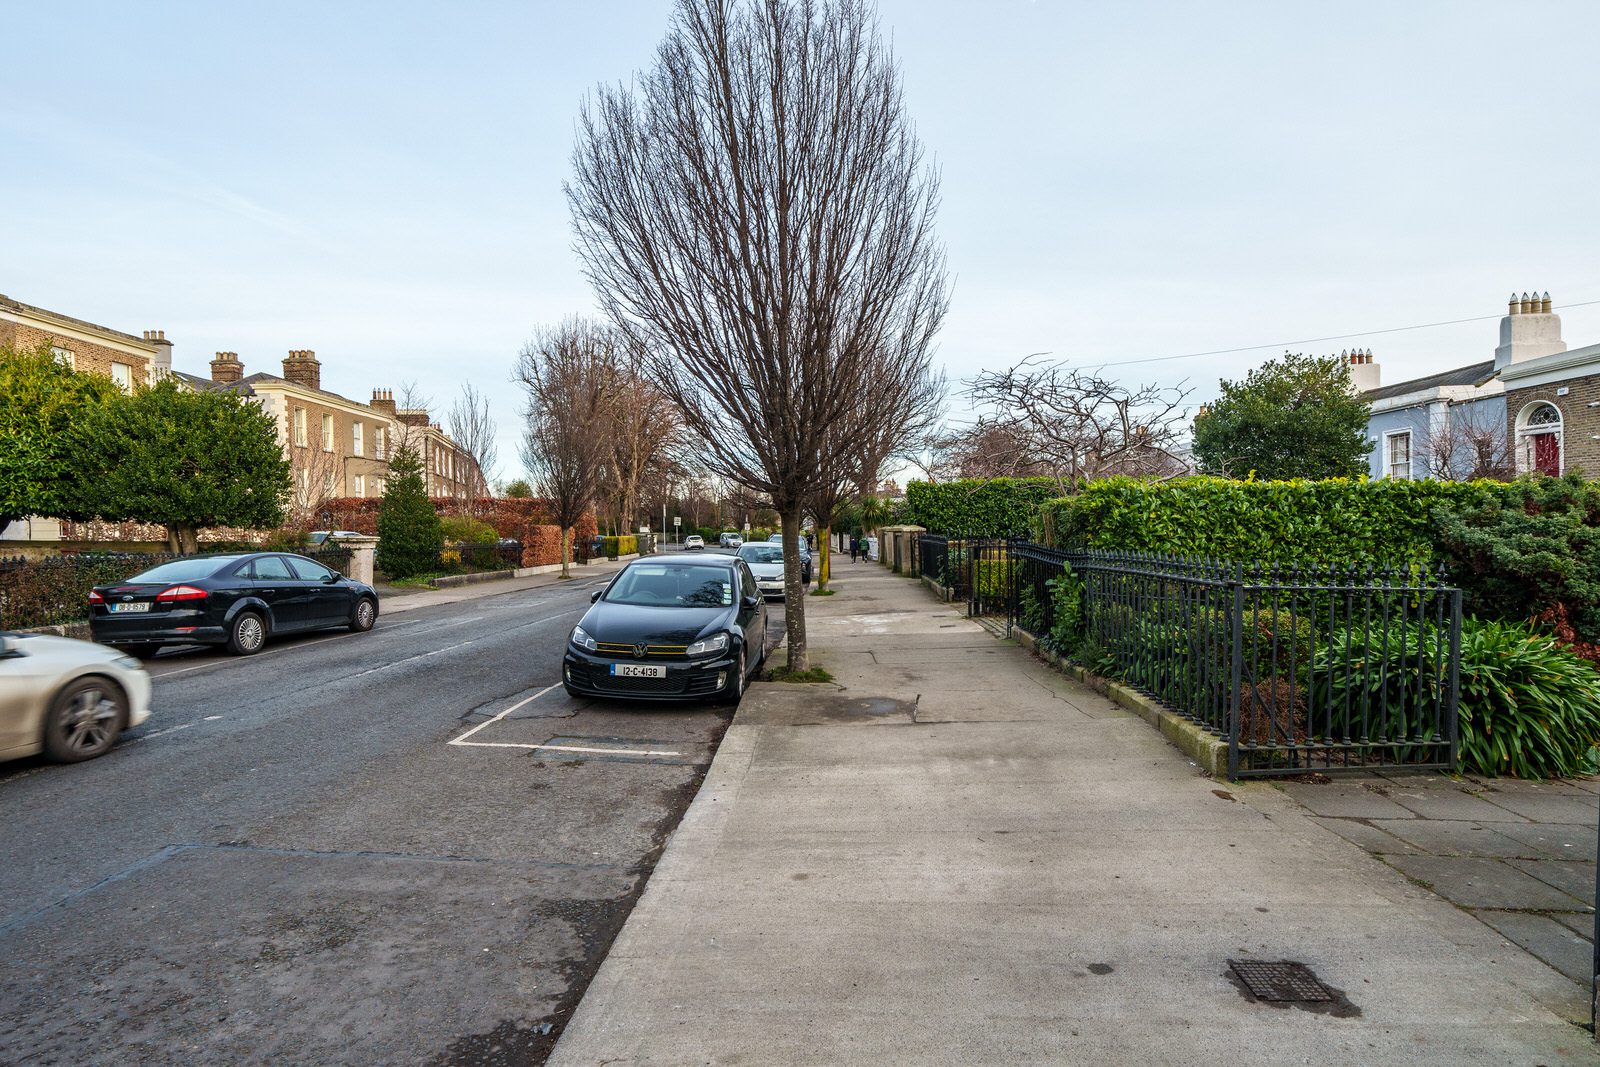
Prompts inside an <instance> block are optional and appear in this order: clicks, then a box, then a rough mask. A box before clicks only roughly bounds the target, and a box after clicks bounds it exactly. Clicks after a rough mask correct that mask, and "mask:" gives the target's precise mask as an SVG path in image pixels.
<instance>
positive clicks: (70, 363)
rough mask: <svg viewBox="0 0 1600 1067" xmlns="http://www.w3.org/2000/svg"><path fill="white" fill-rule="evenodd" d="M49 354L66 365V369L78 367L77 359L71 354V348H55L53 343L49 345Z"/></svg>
mask: <svg viewBox="0 0 1600 1067" xmlns="http://www.w3.org/2000/svg"><path fill="white" fill-rule="evenodd" d="M50 354H51V355H52V356H54V357H55V358H56V360H57V362H59V363H60V364H61V365H62V366H64V367H66V368H67V369H68V370H77V369H78V361H77V359H76V357H74V356H73V354H72V349H70V348H57V347H56V346H55V345H51V346H50Z"/></svg>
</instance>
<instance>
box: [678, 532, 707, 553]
mask: <svg viewBox="0 0 1600 1067" xmlns="http://www.w3.org/2000/svg"><path fill="white" fill-rule="evenodd" d="M704 547H706V539H705V538H704V537H701V536H700V535H699V534H690V535H689V536H688V537H685V538H684V539H683V549H684V551H685V552H687V551H689V550H690V549H692V548H704Z"/></svg>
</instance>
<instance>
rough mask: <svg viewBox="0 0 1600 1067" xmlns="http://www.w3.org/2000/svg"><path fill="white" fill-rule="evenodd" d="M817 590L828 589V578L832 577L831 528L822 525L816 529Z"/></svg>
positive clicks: (821, 591)
mask: <svg viewBox="0 0 1600 1067" xmlns="http://www.w3.org/2000/svg"><path fill="white" fill-rule="evenodd" d="M817 554H818V555H819V556H820V557H821V558H820V559H818V560H817V592H819V593H824V592H827V589H828V579H829V578H831V577H833V528H832V527H831V526H824V527H822V528H821V529H820V530H818V531H817Z"/></svg>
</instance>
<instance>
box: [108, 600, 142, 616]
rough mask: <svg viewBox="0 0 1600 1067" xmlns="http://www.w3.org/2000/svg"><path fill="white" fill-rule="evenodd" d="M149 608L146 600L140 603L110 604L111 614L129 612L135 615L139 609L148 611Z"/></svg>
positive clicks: (127, 613) (125, 613) (126, 613)
mask: <svg viewBox="0 0 1600 1067" xmlns="http://www.w3.org/2000/svg"><path fill="white" fill-rule="evenodd" d="M149 610H150V604H149V602H148V601H146V602H145V603H142V604H113V605H111V613H112V614H113V615H129V614H135V615H136V614H138V613H139V612H141V611H149Z"/></svg>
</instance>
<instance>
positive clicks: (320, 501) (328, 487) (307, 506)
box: [284, 444, 344, 530]
mask: <svg viewBox="0 0 1600 1067" xmlns="http://www.w3.org/2000/svg"><path fill="white" fill-rule="evenodd" d="M289 465H290V470H291V474H290V482H289V501H288V506H287V507H285V509H284V512H285V518H286V520H287V521H288V523H289V525H290V526H293V527H296V528H297V529H302V530H312V529H318V528H319V527H320V526H323V525H326V524H325V523H324V522H323V520H322V513H323V512H324V511H326V510H328V504H329V503H330V502H331V501H333V500H335V499H337V498H338V497H341V496H343V495H344V459H343V457H341V456H340V455H339V454H338V453H336V452H329V451H327V450H326V449H324V448H322V447H321V446H320V445H315V444H314V445H311V446H300V445H296V446H294V447H292V448H290V450H289Z"/></svg>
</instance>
